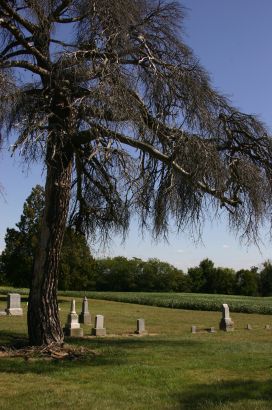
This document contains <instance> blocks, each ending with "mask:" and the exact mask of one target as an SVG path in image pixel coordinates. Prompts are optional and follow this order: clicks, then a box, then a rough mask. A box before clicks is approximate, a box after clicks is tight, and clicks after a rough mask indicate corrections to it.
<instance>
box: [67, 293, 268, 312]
mask: <svg viewBox="0 0 272 410" xmlns="http://www.w3.org/2000/svg"><path fill="white" fill-rule="evenodd" d="M59 294H60V295H66V296H73V295H77V296H78V295H79V294H81V295H82V296H84V295H85V294H86V295H87V296H88V297H90V298H92V299H100V300H101V299H103V300H112V301H116V302H125V303H137V304H140V305H149V306H158V307H170V308H175V309H189V310H206V311H220V310H221V307H222V303H228V305H229V307H230V310H231V311H232V312H238V313H260V314H264V315H265V314H266V315H271V314H272V297H265V298H264V297H252V296H234V295H208V294H200V293H169V292H168V293H150V292H149V293H148V292H72V291H66V292H59Z"/></svg>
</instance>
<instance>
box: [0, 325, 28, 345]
mask: <svg viewBox="0 0 272 410" xmlns="http://www.w3.org/2000/svg"><path fill="white" fill-rule="evenodd" d="M27 345H28V338H27V336H25V335H23V334H22V333H16V332H7V331H3V330H1V331H0V346H4V347H7V348H14V349H21V348H23V347H26V346H27Z"/></svg>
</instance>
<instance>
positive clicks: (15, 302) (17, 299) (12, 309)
mask: <svg viewBox="0 0 272 410" xmlns="http://www.w3.org/2000/svg"><path fill="white" fill-rule="evenodd" d="M6 312H7V314H8V315H11V316H22V314H23V309H22V308H21V295H20V294H19V293H8V298H7V309H6Z"/></svg>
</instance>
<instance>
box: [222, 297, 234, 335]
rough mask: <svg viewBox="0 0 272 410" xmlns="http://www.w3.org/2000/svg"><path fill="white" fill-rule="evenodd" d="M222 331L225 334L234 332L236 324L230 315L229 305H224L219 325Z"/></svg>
mask: <svg viewBox="0 0 272 410" xmlns="http://www.w3.org/2000/svg"><path fill="white" fill-rule="evenodd" d="M219 327H220V330H224V331H225V332H231V331H233V330H234V322H233V321H232V319H231V317H230V313H229V306H228V305H227V303H223V305H222V319H221V321H220V324H219Z"/></svg>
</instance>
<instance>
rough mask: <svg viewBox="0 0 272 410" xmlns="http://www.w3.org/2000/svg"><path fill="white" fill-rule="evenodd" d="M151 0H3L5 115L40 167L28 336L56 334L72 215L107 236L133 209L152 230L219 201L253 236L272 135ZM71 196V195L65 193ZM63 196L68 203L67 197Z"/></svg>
mask: <svg viewBox="0 0 272 410" xmlns="http://www.w3.org/2000/svg"><path fill="white" fill-rule="evenodd" d="M182 20H183V9H182V8H181V7H180V6H179V4H178V3H177V2H173V1H172V2H171V1H158V0H115V1H113V0H43V1H40V0H0V36H1V37H0V38H1V43H0V99H1V111H0V120H1V125H2V135H5V134H8V133H11V132H12V135H14V131H15V132H16V135H17V136H18V138H17V141H16V142H15V144H14V148H15V149H16V148H17V147H19V148H20V152H21V154H22V155H24V157H25V158H26V160H29V161H32V160H42V161H44V164H45V166H46V169H47V177H46V206H45V214H44V218H43V224H42V229H41V234H40V245H39V251H38V253H37V255H36V259H35V264H34V271H33V282H32V286H31V290H30V296H29V309H28V329H29V339H30V343H31V344H34V345H40V344H50V343H62V341H63V333H62V329H61V324H60V321H59V316H58V307H57V282H58V264H59V255H60V249H61V246H62V240H63V233H64V229H65V224H66V219H67V216H68V213H69V212H70V218H71V221H72V223H73V224H74V225H75V226H76V227H77V228H78V229H79V230H85V231H87V232H88V233H89V234H92V235H98V236H99V237H102V238H107V236H108V235H109V233H110V232H114V231H117V232H125V231H126V229H127V227H128V223H129V218H130V215H132V214H134V215H136V216H137V217H138V218H139V221H140V222H141V223H142V226H143V227H146V226H148V227H149V226H152V229H153V234H154V236H155V237H159V236H161V235H166V234H167V228H168V224H169V221H170V220H175V221H176V225H177V228H178V230H180V231H184V230H185V229H186V228H193V227H198V226H199V224H200V223H201V221H202V220H203V218H204V216H205V214H206V213H207V212H209V211H210V210H213V212H217V211H218V210H219V209H220V207H223V208H225V209H226V210H227V211H228V213H229V216H230V219H229V220H230V225H231V227H232V228H234V229H239V230H241V232H242V234H244V235H246V237H247V238H249V239H250V238H251V239H252V238H253V239H256V237H257V233H258V226H259V225H260V224H261V223H262V221H263V220H264V218H266V217H267V216H268V217H269V207H270V206H271V199H272V198H271V150H272V149H271V148H272V145H271V139H270V138H269V137H268V136H267V133H266V129H265V127H264V126H263V125H262V124H261V122H260V121H259V120H258V119H256V118H255V117H254V116H250V115H245V114H242V113H240V112H238V111H237V110H236V109H235V108H234V107H232V106H231V105H230V103H229V102H228V101H227V100H226V99H225V98H224V97H222V96H221V95H219V94H218V93H217V92H216V91H215V90H214V89H213V88H212V86H211V84H210V80H209V76H208V74H207V73H206V72H205V70H204V69H203V68H202V67H201V65H200V64H199V62H198V60H197V59H196V58H195V57H194V55H193V53H192V51H191V50H190V49H189V48H188V47H187V46H186V45H185V44H184V42H183V38H182V36H181V28H182ZM69 204H70V205H69ZM69 206H70V207H69Z"/></svg>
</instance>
